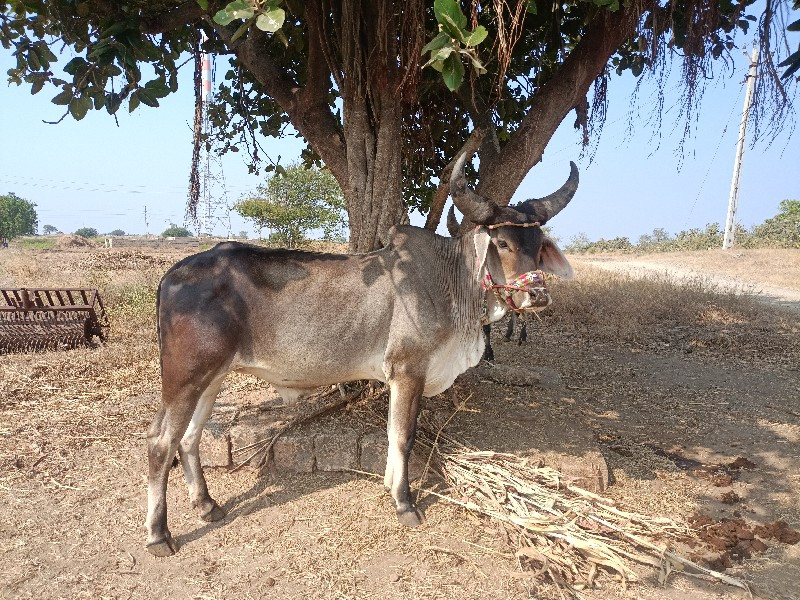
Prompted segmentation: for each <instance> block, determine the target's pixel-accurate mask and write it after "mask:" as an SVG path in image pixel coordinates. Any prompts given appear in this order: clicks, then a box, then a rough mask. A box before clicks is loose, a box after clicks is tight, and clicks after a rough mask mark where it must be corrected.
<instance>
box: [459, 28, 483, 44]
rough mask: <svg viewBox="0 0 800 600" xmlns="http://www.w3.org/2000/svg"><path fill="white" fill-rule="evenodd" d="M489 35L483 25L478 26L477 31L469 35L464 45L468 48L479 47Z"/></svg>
mask: <svg viewBox="0 0 800 600" xmlns="http://www.w3.org/2000/svg"><path fill="white" fill-rule="evenodd" d="M487 35H489V32H488V31H486V28H485V27H484V26H483V25H478V26H477V27H476V28H475V31H473V32H472V33H471V34H469V36H467V38H466V39H465V40H464V44H465V45H467V46H477V45H478V44H480V43H481V42H482V41H483V40H485V39H486V36H487Z"/></svg>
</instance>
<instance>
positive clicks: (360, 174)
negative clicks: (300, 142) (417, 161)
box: [342, 98, 405, 253]
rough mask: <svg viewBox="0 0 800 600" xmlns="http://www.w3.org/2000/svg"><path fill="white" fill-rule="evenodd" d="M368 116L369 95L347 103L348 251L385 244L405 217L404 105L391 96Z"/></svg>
mask: <svg viewBox="0 0 800 600" xmlns="http://www.w3.org/2000/svg"><path fill="white" fill-rule="evenodd" d="M385 100H387V101H386V102H383V103H381V107H380V109H379V112H378V114H376V115H375V116H374V117H373V116H372V115H371V114H370V112H371V111H370V106H368V104H367V101H366V99H363V98H362V99H361V100H360V101H358V100H356V101H353V102H347V103H345V112H344V120H345V127H344V130H345V140H346V143H347V181H346V182H342V189H343V190H344V193H345V198H346V200H347V215H348V218H349V221H350V251H351V252H359V253H360V252H369V251H370V250H374V249H376V248H380V247H381V246H383V245H384V240H385V235H386V233H387V232H388V231H389V229H390V228H391V227H392V226H393V225H396V224H398V223H400V222H401V221H402V219H403V215H404V210H405V209H404V207H403V202H402V194H403V189H402V172H401V168H400V167H401V165H400V158H401V154H400V144H399V143H398V140H399V139H400V125H401V119H402V113H401V109H400V107H399V106H398V105H397V103H396V102H394V101H392V100H391V99H385Z"/></svg>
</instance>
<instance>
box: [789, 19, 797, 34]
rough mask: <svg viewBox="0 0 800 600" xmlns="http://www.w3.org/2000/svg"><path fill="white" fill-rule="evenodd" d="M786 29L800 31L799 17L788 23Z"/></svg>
mask: <svg viewBox="0 0 800 600" xmlns="http://www.w3.org/2000/svg"><path fill="white" fill-rule="evenodd" d="M786 31H800V19H797V21H795V22H794V23H790V24H789V25H788V26H787V27H786Z"/></svg>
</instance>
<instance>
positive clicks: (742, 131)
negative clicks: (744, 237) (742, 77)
mask: <svg viewBox="0 0 800 600" xmlns="http://www.w3.org/2000/svg"><path fill="white" fill-rule="evenodd" d="M747 58H749V59H750V70H749V71H748V72H747V91H746V92H745V95H744V108H743V109H742V124H741V125H740V126H739V142H738V143H737V144H736V160H735V161H734V162H733V179H732V180H731V193H730V197H729V198H728V217H727V219H725V237H724V238H723V239H722V248H723V249H724V250H728V249H729V248H730V247H731V246H733V237H734V233H735V230H736V211H737V209H738V208H739V174H740V173H741V170H742V156H743V155H744V142H745V138H746V137H747V117H748V115H749V114H750V104H751V103H752V102H753V88H754V87H755V85H756V67H757V65H758V46H756V47H755V48H753V55H752V56H750V54H747Z"/></svg>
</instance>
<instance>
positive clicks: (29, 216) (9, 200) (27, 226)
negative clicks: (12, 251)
mask: <svg viewBox="0 0 800 600" xmlns="http://www.w3.org/2000/svg"><path fill="white" fill-rule="evenodd" d="M37 225H38V217H37V215H36V205H35V204H34V203H33V202H29V201H28V200H24V199H23V198H20V197H19V196H17V195H16V194H14V193H13V192H9V193H8V194H6V195H4V196H0V243H5V242H7V241H9V240H13V239H14V238H15V237H19V236H21V235H35V234H36V227H37Z"/></svg>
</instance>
